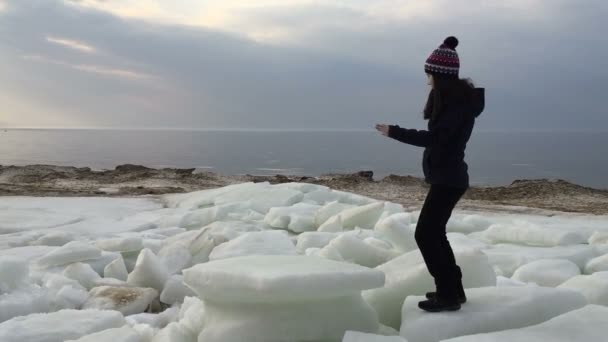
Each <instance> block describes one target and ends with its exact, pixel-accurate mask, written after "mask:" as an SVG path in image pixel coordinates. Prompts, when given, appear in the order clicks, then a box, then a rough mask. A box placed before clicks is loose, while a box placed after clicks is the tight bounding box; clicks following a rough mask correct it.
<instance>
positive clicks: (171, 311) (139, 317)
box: [125, 305, 180, 329]
mask: <svg viewBox="0 0 608 342" xmlns="http://www.w3.org/2000/svg"><path fill="white" fill-rule="evenodd" d="M179 311H180V307H179V305H175V306H172V307H170V308H168V309H167V310H165V311H163V312H161V313H147V312H143V313H139V314H135V315H129V316H127V317H125V319H126V320H127V323H129V324H130V325H132V326H134V325H137V324H147V325H149V326H151V327H154V328H156V329H162V328H164V327H166V326H167V325H169V323H171V322H175V321H177V319H178V318H179V317H178V315H179Z"/></svg>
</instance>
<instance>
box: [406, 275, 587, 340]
mask: <svg viewBox="0 0 608 342" xmlns="http://www.w3.org/2000/svg"><path fill="white" fill-rule="evenodd" d="M466 294H467V303H466V304H465V305H463V306H462V308H461V309H460V311H458V312H457V313H455V312H441V313H428V312H424V311H422V310H420V309H419V308H418V302H419V301H420V300H423V299H424V298H423V297H417V296H411V297H407V298H406V300H405V302H404V303H403V314H402V319H403V323H402V325H401V336H403V337H405V338H406V339H408V340H410V341H419V342H431V341H441V340H444V339H448V338H453V337H458V336H464V335H472V334H479V333H485V332H491V331H500V330H506V329H515V328H523V327H526V326H530V325H534V324H539V323H542V322H545V321H547V320H549V319H551V318H553V317H556V316H559V315H561V314H563V313H566V312H568V311H572V310H575V309H579V308H582V307H583V306H585V305H586V304H587V301H586V300H585V297H583V296H582V295H581V294H580V293H577V292H575V291H572V290H565V289H553V288H547V287H539V286H516V287H500V288H499V287H482V288H475V289H468V290H466Z"/></svg>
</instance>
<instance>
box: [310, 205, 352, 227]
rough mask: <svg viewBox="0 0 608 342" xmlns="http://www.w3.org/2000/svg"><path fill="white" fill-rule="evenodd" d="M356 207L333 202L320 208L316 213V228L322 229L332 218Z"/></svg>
mask: <svg viewBox="0 0 608 342" xmlns="http://www.w3.org/2000/svg"><path fill="white" fill-rule="evenodd" d="M354 207H355V206H354V205H352V204H345V203H340V202H338V201H333V202H330V203H327V204H326V205H324V206H323V207H321V208H319V210H318V211H317V212H316V213H315V218H314V222H315V226H316V227H320V226H321V225H323V223H325V222H326V221H327V220H328V219H329V218H330V217H332V216H334V215H337V214H339V213H341V212H342V211H344V210H346V209H350V208H354Z"/></svg>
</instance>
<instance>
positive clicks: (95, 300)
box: [83, 286, 158, 315]
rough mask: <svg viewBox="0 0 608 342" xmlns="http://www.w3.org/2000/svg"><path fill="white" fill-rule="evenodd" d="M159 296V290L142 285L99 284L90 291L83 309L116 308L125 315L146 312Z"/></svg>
mask: <svg viewBox="0 0 608 342" xmlns="http://www.w3.org/2000/svg"><path fill="white" fill-rule="evenodd" d="M156 297H158V291H156V290H155V289H151V288H142V287H114V286H99V287H96V288H94V289H92V290H91V291H90V292H89V299H88V300H87V301H86V303H84V305H83V309H99V310H115V311H119V312H121V313H122V314H123V315H133V314H138V313H141V312H144V311H145V310H146V308H148V306H150V304H151V303H152V301H154V299H156Z"/></svg>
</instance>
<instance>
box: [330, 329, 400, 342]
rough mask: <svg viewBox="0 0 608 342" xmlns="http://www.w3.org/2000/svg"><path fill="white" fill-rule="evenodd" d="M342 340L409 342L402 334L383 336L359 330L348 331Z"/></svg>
mask: <svg viewBox="0 0 608 342" xmlns="http://www.w3.org/2000/svg"><path fill="white" fill-rule="evenodd" d="M342 342H407V340H405V339H404V338H403V337H400V336H382V335H374V334H366V333H362V332H357V331H347V332H346V334H344V339H342Z"/></svg>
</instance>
